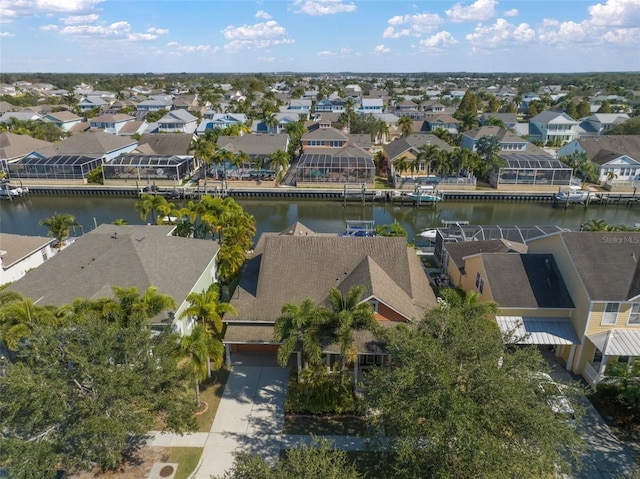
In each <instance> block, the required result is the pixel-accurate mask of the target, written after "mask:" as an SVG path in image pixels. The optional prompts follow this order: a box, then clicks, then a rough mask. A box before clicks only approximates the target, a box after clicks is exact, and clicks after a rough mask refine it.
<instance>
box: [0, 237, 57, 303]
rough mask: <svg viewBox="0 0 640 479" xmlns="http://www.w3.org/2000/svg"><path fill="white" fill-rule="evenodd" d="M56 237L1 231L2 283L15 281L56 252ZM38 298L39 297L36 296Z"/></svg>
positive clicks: (0, 259) (0, 272)
mask: <svg viewBox="0 0 640 479" xmlns="http://www.w3.org/2000/svg"><path fill="white" fill-rule="evenodd" d="M54 241H55V239H54V238H44V237H41V236H24V235H14V234H8V233H0V284H7V283H13V282H14V281H17V280H19V279H20V278H22V277H23V276H24V275H25V274H27V271H29V270H32V269H33V268H37V267H38V266H40V265H41V264H42V263H44V262H45V261H46V260H48V259H49V258H51V257H52V256H53V255H54V254H55V250H54V249H53V248H52V247H51V245H52V243H53V242H54ZM36 299H37V298H36Z"/></svg>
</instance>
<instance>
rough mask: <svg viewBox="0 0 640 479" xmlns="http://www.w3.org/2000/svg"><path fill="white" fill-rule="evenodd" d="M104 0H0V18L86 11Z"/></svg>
mask: <svg viewBox="0 0 640 479" xmlns="http://www.w3.org/2000/svg"><path fill="white" fill-rule="evenodd" d="M103 1H105V0H0V18H1V19H2V20H1V21H2V22H3V23H7V22H11V21H12V20H14V19H16V18H24V17H32V16H36V15H46V14H56V13H58V14H67V15H72V14H83V13H88V12H90V11H91V10H93V9H95V7H96V6H97V5H98V4H100V3H102V2H103Z"/></svg>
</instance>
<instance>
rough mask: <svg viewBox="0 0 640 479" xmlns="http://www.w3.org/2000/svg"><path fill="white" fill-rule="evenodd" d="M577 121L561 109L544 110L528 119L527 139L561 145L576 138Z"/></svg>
mask: <svg viewBox="0 0 640 479" xmlns="http://www.w3.org/2000/svg"><path fill="white" fill-rule="evenodd" d="M578 136H579V134H578V122H577V121H575V120H574V119H573V118H571V117H570V116H569V115H567V114H566V113H564V112H562V111H553V110H546V111H543V112H542V113H539V114H537V115H536V116H534V117H533V118H531V119H530V120H529V139H530V140H531V141H533V140H540V141H542V142H543V143H560V144H561V145H563V144H565V143H569V142H570V141H573V140H575V139H577V138H578Z"/></svg>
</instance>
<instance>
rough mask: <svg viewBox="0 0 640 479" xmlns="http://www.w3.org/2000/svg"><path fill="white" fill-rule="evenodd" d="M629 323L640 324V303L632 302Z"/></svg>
mask: <svg viewBox="0 0 640 479" xmlns="http://www.w3.org/2000/svg"><path fill="white" fill-rule="evenodd" d="M627 324H640V303H631V312H630V313H629V321H628V322H627Z"/></svg>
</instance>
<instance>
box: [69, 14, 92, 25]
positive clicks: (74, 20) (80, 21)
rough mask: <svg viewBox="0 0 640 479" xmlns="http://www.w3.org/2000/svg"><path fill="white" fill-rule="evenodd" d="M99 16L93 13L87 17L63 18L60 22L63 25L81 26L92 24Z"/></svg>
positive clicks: (73, 16)
mask: <svg viewBox="0 0 640 479" xmlns="http://www.w3.org/2000/svg"><path fill="white" fill-rule="evenodd" d="M98 18H99V16H98V15H97V14H95V13H91V14H89V15H72V16H70V17H65V18H63V19H62V20H61V21H62V23H64V24H65V25H81V24H83V23H93V22H95V21H96V20H97V19H98Z"/></svg>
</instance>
